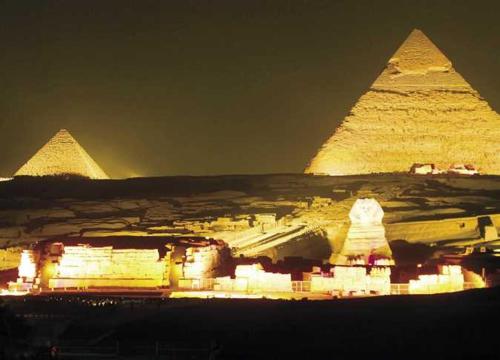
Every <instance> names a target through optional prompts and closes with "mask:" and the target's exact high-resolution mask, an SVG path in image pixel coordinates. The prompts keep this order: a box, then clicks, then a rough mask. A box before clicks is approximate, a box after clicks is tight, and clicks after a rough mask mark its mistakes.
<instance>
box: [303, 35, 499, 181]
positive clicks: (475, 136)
mask: <svg viewBox="0 0 500 360" xmlns="http://www.w3.org/2000/svg"><path fill="white" fill-rule="evenodd" d="M499 136H500V116H499V115H498V114H497V113H496V112H495V111H493V110H492V109H491V108H490V107H489V105H488V103H487V102H486V101H485V100H483V99H482V98H481V96H480V95H479V94H478V93H477V92H476V91H475V90H474V89H473V88H472V87H471V86H470V85H469V84H468V83H467V82H466V81H465V80H464V79H463V78H462V76H461V75H460V74H459V73H458V72H456V71H455V69H454V68H453V66H452V63H451V61H450V60H448V58H447V57H446V56H445V55H444V54H443V53H442V52H441V51H440V50H439V49H438V48H437V47H436V46H435V45H434V44H433V43H432V42H431V41H430V40H429V39H428V38H427V37H426V36H425V35H424V34H423V33H422V32H421V31H420V30H413V32H412V33H411V34H410V35H409V36H408V38H407V39H406V41H405V42H404V43H403V44H402V45H401V47H400V48H399V49H398V50H397V51H396V53H395V54H394V55H393V56H392V57H391V58H390V60H389V61H388V63H387V66H386V68H385V69H384V71H383V72H382V74H381V75H380V76H379V77H378V78H377V79H376V80H375V82H374V83H373V84H372V85H371V87H370V89H369V90H368V92H366V93H365V94H364V95H363V96H362V97H361V98H360V99H359V100H358V102H357V103H356V105H355V106H354V107H353V109H352V110H351V112H350V114H349V115H348V116H347V117H346V118H345V119H344V121H343V122H342V124H341V125H340V126H339V127H338V128H337V130H336V131H335V133H334V134H333V136H332V137H331V138H329V139H328V140H327V141H326V142H325V143H324V145H323V146H322V147H321V149H320V150H319V152H318V153H317V155H316V156H315V157H314V158H313V159H312V160H311V162H310V164H309V166H308V167H307V168H306V170H305V172H307V173H313V174H328V175H355V174H370V173H389V172H408V171H409V170H410V168H411V167H412V165H413V164H435V165H436V166H437V167H438V168H440V169H448V168H449V167H450V166H452V165H453V164H471V165H470V166H473V167H475V168H476V169H478V170H479V172H480V173H482V174H500V158H499V156H498V153H499V152H500V147H499V145H498V140H497V139H498V138H499ZM462 172H463V171H462ZM468 173H470V172H467V174H468Z"/></svg>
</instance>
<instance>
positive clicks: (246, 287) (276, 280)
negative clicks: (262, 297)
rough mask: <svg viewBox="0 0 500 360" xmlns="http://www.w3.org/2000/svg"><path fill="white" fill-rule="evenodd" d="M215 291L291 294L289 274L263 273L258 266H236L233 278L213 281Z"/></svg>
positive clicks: (260, 266) (261, 268) (221, 278)
mask: <svg viewBox="0 0 500 360" xmlns="http://www.w3.org/2000/svg"><path fill="white" fill-rule="evenodd" d="M214 290H215V291H226V292H228V291H229V292H231V291H242V292H250V293H260V292H292V278H291V276H290V274H278V273H271V272H266V271H264V268H263V267H262V265H260V264H252V265H238V266H237V267H236V270H235V278H234V279H231V278H230V277H229V276H227V277H219V278H216V279H215V285H214Z"/></svg>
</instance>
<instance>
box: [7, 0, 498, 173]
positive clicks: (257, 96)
mask: <svg viewBox="0 0 500 360" xmlns="http://www.w3.org/2000/svg"><path fill="white" fill-rule="evenodd" d="M499 13H500V1H497V0H491V1H478V0H469V1H458V0H457V1H451V0H447V1H446V0H444V1H439V0H433V1H404V0H398V1H392V2H387V1H380V0H377V1H367V2H363V1H352V0H351V1H333V0H331V1H305V0H302V1H279V0H273V1H250V0H248V1H245V0H227V1H207V0H199V1H187V0H182V1H173V0H165V1H154V2H153V1H145V0H137V1H125V0H121V1H104V0H99V1H90V0H81V1H76V0H72V1H42V0H36V1H25V0H13V1H0V44H1V51H0V69H1V71H0V78H1V80H0V83H1V86H0V176H9V175H11V174H12V173H13V172H14V171H15V170H16V169H17V168H18V167H19V166H20V165H21V164H22V163H24V162H25V161H26V160H27V159H28V158H29V157H30V156H31V155H33V153H34V152H35V151H36V150H37V149H38V148H39V147H40V146H41V145H42V144H43V143H45V142H46V141H47V140H48V139H49V138H50V137H51V136H52V135H53V134H54V133H55V132H57V130H58V129H60V128H67V129H68V130H69V131H70V132H71V133H72V134H73V136H75V138H76V139H77V140H78V141H79V142H80V144H82V145H83V146H84V148H86V149H87V151H88V152H89V153H90V154H91V156H92V157H93V158H94V159H95V160H96V161H97V162H98V163H99V164H100V165H101V167H102V168H103V169H104V170H105V171H106V172H108V174H109V175H111V176H113V177H127V176H155V175H180V174H192V175H207V174H236V173H238V174H251V173H283V172H301V171H303V169H304V167H305V165H306V164H307V162H308V161H309V159H310V158H311V157H312V156H313V155H314V154H315V152H316V151H317V149H318V148H319V146H321V144H322V143H323V142H324V141H325V140H326V139H327V138H328V137H329V136H330V135H331V133H332V132H333V131H334V129H335V127H336V126H337V125H338V124H339V122H340V121H341V120H342V119H343V117H344V116H345V115H347V113H348V112H349V109H350V108H351V107H352V105H353V104H354V103H355V101H356V100H357V99H358V98H359V96H360V95H362V94H363V92H365V91H366V90H367V89H368V87H369V85H370V84H371V83H372V82H373V81H374V80H375V78H376V77H377V75H378V74H379V73H380V71H381V70H382V69H383V68H384V66H385V63H386V61H387V60H388V59H389V57H390V56H391V55H392V54H393V53H394V51H395V50H396V49H397V47H398V46H399V45H400V43H401V42H402V41H403V40H404V39H405V38H406V36H407V35H408V34H409V32H410V31H411V30H412V29H413V28H420V29H421V30H423V31H424V32H425V33H426V34H427V35H428V36H429V37H430V38H431V39H432V40H433V41H434V43H435V44H436V45H437V46H438V47H439V48H440V49H441V50H443V52H444V53H445V54H446V55H447V56H448V57H449V58H450V59H451V60H452V61H453V64H454V66H455V68H456V69H457V71H459V72H460V73H461V74H462V75H463V76H464V77H465V79H466V80H467V81H468V82H469V83H470V84H471V85H472V86H473V87H474V88H475V89H476V90H478V91H479V92H480V93H481V95H482V96H483V97H484V98H485V99H486V100H488V102H489V104H490V105H491V106H492V107H493V108H494V109H495V110H496V111H497V112H498V111H499V110H500V85H499V82H498V79H499V78H500V62H499V59H500V21H499Z"/></svg>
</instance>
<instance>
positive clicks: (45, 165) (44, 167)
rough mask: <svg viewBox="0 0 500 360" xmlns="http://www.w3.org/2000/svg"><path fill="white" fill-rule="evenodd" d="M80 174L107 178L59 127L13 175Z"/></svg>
mask: <svg viewBox="0 0 500 360" xmlns="http://www.w3.org/2000/svg"><path fill="white" fill-rule="evenodd" d="M47 175H80V176H84V177H88V178H90V179H109V177H108V175H106V173H105V172H104V171H103V170H102V169H101V168H100V167H99V165H97V163H96V162H95V161H94V160H93V159H92V158H91V157H90V155H89V154H88V153H87V152H86V151H85V150H84V149H83V148H82V147H81V146H80V144H79V143H78V142H77V141H76V140H75V138H74V137H73V136H71V134H70V133H69V132H68V131H67V130H65V129H61V130H59V131H58V132H57V134H55V135H54V136H53V137H52V138H51V139H50V140H49V141H48V142H47V143H46V144H45V145H44V146H42V148H41V149H40V150H38V151H37V152H36V153H35V155H33V157H32V158H31V159H29V160H28V161H27V162H26V163H25V164H24V165H23V166H21V168H20V169H19V170H17V172H16V173H15V174H14V176H47Z"/></svg>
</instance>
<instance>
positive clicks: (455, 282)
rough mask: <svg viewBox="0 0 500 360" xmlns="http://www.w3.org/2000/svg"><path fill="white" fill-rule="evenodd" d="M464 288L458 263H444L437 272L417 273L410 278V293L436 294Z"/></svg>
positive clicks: (462, 276)
mask: <svg viewBox="0 0 500 360" xmlns="http://www.w3.org/2000/svg"><path fill="white" fill-rule="evenodd" d="M462 290H464V275H463V274H462V268H461V267H460V266H458V265H444V266H441V267H440V269H439V274H431V275H419V277H418V280H410V284H409V293H410V294H437V293H447V292H455V291H462Z"/></svg>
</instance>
